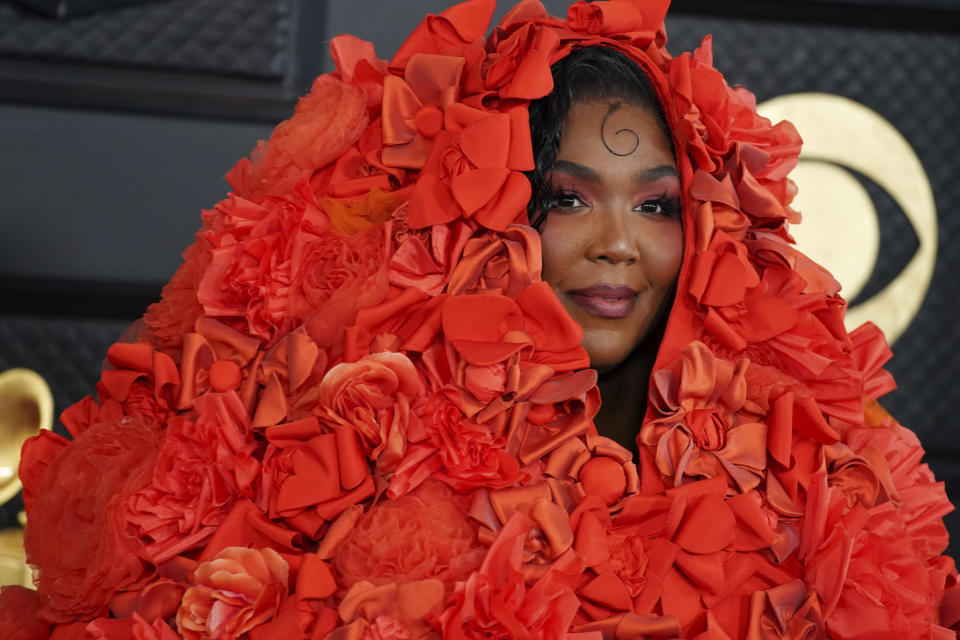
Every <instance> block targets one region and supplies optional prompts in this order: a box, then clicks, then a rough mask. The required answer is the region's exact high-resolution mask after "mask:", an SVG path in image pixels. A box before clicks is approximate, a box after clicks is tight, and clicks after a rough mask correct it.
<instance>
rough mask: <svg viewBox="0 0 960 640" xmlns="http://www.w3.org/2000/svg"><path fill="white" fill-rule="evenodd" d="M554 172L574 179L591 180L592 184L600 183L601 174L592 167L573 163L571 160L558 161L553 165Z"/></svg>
mask: <svg viewBox="0 0 960 640" xmlns="http://www.w3.org/2000/svg"><path fill="white" fill-rule="evenodd" d="M553 171H562V172H564V173H566V174H568V175H571V176H573V177H574V178H581V179H583V180H589V181H590V182H600V174H599V173H597V172H596V171H594V170H593V169H591V168H590V167H587V166H584V165H582V164H578V163H576V162H571V161H570V160H557V161H556V162H554V163H553Z"/></svg>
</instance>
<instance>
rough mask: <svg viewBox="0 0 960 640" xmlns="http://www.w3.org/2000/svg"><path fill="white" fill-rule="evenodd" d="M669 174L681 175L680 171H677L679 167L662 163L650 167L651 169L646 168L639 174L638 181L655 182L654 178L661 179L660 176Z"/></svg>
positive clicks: (663, 176)
mask: <svg viewBox="0 0 960 640" xmlns="http://www.w3.org/2000/svg"><path fill="white" fill-rule="evenodd" d="M668 176H673V177H677V178H679V177H680V173H679V172H678V171H677V168H676V167H675V166H673V165H672V164H661V165H659V166H656V167H650V168H649V169H644V170H643V171H641V172H639V173H638V174H637V177H636V179H637V182H653V181H654V180H659V179H660V178H666V177H668Z"/></svg>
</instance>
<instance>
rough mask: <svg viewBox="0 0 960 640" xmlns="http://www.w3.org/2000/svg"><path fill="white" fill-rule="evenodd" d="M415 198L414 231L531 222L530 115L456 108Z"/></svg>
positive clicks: (451, 110) (502, 226) (410, 218)
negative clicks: (459, 222)
mask: <svg viewBox="0 0 960 640" xmlns="http://www.w3.org/2000/svg"><path fill="white" fill-rule="evenodd" d="M445 122H446V129H445V130H444V131H441V132H439V133H438V134H437V136H436V138H435V139H434V141H433V146H432V148H431V150H430V155H429V156H428V157H427V160H426V162H425V163H424V165H423V171H422V172H421V174H420V178H419V179H418V180H417V184H416V186H415V187H414V189H413V194H412V195H411V197H410V206H409V209H408V211H407V223H408V224H409V225H410V226H411V227H412V228H414V229H419V228H422V227H426V226H430V225H435V224H445V223H448V222H451V221H453V220H455V219H457V218H459V217H461V216H462V217H464V218H469V219H473V220H476V222H477V223H479V224H481V225H483V226H484V227H487V228H488V229H496V230H501V229H505V228H506V227H507V226H508V225H510V224H511V223H513V222H519V221H522V220H523V219H524V218H525V217H526V207H527V201H528V200H530V183H529V181H528V180H527V178H526V177H525V176H524V175H523V174H522V173H520V172H521V171H525V170H529V169H532V168H533V151H532V149H531V146H530V127H529V125H528V124H527V121H526V113H525V112H523V111H521V110H514V111H508V112H507V113H498V112H488V111H482V110H480V109H474V108H472V107H468V106H466V105H464V104H462V103H454V104H453V105H451V106H450V107H449V108H448V110H447V114H446V117H445Z"/></svg>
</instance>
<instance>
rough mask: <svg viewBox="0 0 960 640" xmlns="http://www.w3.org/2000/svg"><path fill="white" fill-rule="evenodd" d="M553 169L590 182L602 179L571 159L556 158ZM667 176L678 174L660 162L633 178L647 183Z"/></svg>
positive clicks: (591, 170) (675, 169)
mask: <svg viewBox="0 0 960 640" xmlns="http://www.w3.org/2000/svg"><path fill="white" fill-rule="evenodd" d="M553 171H561V172H563V173H566V174H567V175H570V176H573V177H574V178H580V179H582V180H588V181H590V182H600V181H601V180H602V178H601V177H600V174H599V173H597V172H596V171H594V170H593V169H591V168H590V167H588V166H586V165H582V164H580V163H578V162H573V161H571V160H557V161H556V162H555V163H553ZM668 176H672V177H679V176H680V174H679V172H678V171H677V168H676V167H675V166H673V165H672V164H661V165H658V166H656V167H650V168H649V169H644V170H643V171H640V172H638V173H637V174H636V176H635V177H634V180H635V181H636V182H640V183H647V182H653V181H654V180H659V179H660V178H666V177H668Z"/></svg>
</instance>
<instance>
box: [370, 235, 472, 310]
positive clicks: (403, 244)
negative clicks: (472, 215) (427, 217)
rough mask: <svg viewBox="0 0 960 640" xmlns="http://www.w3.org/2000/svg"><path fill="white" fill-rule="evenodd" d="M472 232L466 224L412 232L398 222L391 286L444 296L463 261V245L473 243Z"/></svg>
mask: <svg viewBox="0 0 960 640" xmlns="http://www.w3.org/2000/svg"><path fill="white" fill-rule="evenodd" d="M473 231H474V230H473V229H472V228H471V227H470V226H469V225H468V224H466V223H464V222H454V223H452V224H450V225H436V226H434V227H431V228H430V230H429V231H427V230H413V229H408V228H407V227H406V225H405V224H404V223H403V221H402V220H398V221H397V222H396V223H395V225H394V238H395V240H396V241H397V250H396V251H394V252H393V255H392V256H391V257H390V265H389V267H388V271H387V275H388V277H389V279H390V283H391V284H393V285H397V286H401V287H416V288H417V289H419V290H421V291H423V292H424V293H426V294H428V295H431V296H435V295H437V294H439V293H441V292H442V291H443V290H444V288H445V287H446V286H447V282H448V281H449V280H450V277H451V274H452V272H453V270H454V268H456V267H457V266H458V265H459V264H460V262H461V259H460V254H461V253H462V252H463V249H464V246H465V245H466V244H467V243H468V242H471V241H472V240H471V235H472V234H473Z"/></svg>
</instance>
